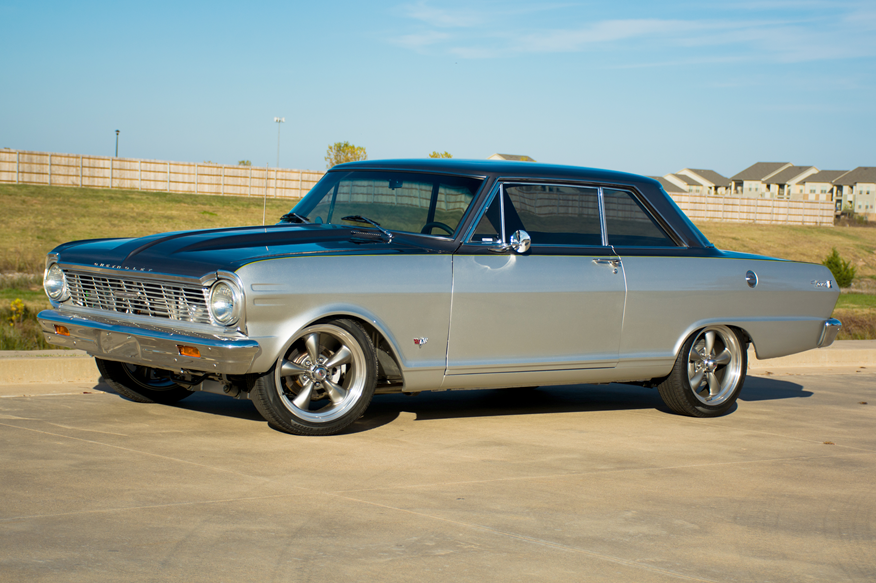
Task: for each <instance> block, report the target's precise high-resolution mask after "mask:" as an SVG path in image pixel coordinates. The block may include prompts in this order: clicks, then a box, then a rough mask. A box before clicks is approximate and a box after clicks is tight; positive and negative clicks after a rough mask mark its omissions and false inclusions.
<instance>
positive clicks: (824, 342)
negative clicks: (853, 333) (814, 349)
mask: <svg viewBox="0 0 876 583" xmlns="http://www.w3.org/2000/svg"><path fill="white" fill-rule="evenodd" d="M842 327H843V323H842V322H840V321H839V320H837V319H836V318H831V319H829V320H827V321H826V322H825V323H824V329H823V330H822V331H821V338H819V339H818V348H824V347H825V346H830V345H831V344H833V341H834V340H836V335H837V334H839V331H840V328H842Z"/></svg>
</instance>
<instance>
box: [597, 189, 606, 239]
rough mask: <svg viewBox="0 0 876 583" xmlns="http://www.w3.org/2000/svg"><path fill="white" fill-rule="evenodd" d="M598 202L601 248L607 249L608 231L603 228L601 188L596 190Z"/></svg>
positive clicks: (603, 204)
mask: <svg viewBox="0 0 876 583" xmlns="http://www.w3.org/2000/svg"><path fill="white" fill-rule="evenodd" d="M596 191H597V197H598V201H599V203H598V204H599V231H600V232H601V233H602V246H603V247H608V229H606V227H605V199H604V198H603V196H602V187H601V186H599V187H597V189H596Z"/></svg>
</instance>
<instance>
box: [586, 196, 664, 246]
mask: <svg viewBox="0 0 876 583" xmlns="http://www.w3.org/2000/svg"><path fill="white" fill-rule="evenodd" d="M602 197H603V203H604V205H605V229H606V231H607V232H608V244H609V245H615V246H621V247H675V246H676V245H675V242H674V241H673V240H672V239H671V238H670V237H669V236H668V235H667V234H666V233H665V232H664V231H663V229H661V228H660V226H659V225H658V224H657V223H656V222H655V221H654V219H652V218H651V215H649V214H648V213H647V212H646V211H645V209H644V208H642V205H641V204H640V203H639V201H638V200H636V197H635V196H633V194H632V193H631V192H627V191H625V190H612V189H609V188H604V189H603V190H602Z"/></svg>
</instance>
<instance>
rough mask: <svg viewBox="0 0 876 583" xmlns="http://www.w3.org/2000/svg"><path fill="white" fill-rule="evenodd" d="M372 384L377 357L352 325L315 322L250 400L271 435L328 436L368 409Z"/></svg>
mask: <svg viewBox="0 0 876 583" xmlns="http://www.w3.org/2000/svg"><path fill="white" fill-rule="evenodd" d="M376 384H377V353H376V351H375V350H374V345H373V343H372V342H371V340H370V339H369V338H368V334H366V333H365V330H364V329H363V328H362V327H361V326H360V325H359V324H358V323H356V322H354V321H352V320H341V319H338V320H330V321H326V322H317V323H315V324H312V325H310V326H308V327H307V328H305V329H304V330H302V331H301V332H300V333H299V334H298V336H297V337H296V338H295V340H294V341H293V342H292V345H291V346H290V348H289V350H287V351H286V353H285V354H283V355H281V356H280V358H279V359H278V360H277V362H276V364H275V365H274V367H273V368H272V369H271V370H270V371H269V372H268V373H266V374H265V375H263V376H261V377H259V379H258V380H257V381H256V383H255V387H254V389H253V391H252V392H251V393H250V398H251V399H252V402H253V404H254V405H255V406H256V409H258V411H259V413H261V414H262V417H264V418H265V420H266V421H267V422H268V423H269V424H270V425H271V426H272V427H274V428H275V429H278V430H280V431H284V432H286V433H292V434H295V435H332V434H335V433H338V432H340V431H342V430H343V429H344V428H346V427H347V426H349V425H350V424H351V423H353V422H354V421H356V419H358V418H359V417H361V416H362V414H363V413H364V412H365V409H367V408H368V405H369V404H370V403H371V398H372V397H373V396H374V388H375V386H376Z"/></svg>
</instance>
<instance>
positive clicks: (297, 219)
mask: <svg viewBox="0 0 876 583" xmlns="http://www.w3.org/2000/svg"><path fill="white" fill-rule="evenodd" d="M280 220H281V221H285V222H287V223H309V222H310V220H308V218H307V217H302V216H301V215H299V214H298V213H286V214H285V215H283V216H282V217H280Z"/></svg>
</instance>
